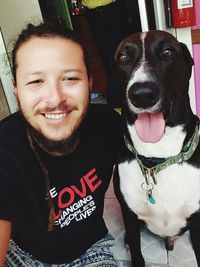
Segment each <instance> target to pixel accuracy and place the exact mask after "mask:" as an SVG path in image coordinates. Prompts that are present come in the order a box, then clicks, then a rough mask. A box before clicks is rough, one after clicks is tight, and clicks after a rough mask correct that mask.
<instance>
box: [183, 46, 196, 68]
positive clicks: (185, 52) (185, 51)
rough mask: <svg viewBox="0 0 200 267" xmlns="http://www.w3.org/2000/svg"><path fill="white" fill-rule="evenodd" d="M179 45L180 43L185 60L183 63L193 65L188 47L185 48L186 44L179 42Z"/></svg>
mask: <svg viewBox="0 0 200 267" xmlns="http://www.w3.org/2000/svg"><path fill="white" fill-rule="evenodd" d="M180 45H181V48H182V52H183V59H184V61H185V63H186V64H187V65H188V66H189V67H190V68H192V66H193V65H194V60H193V58H192V56H191V54H190V51H189V49H188V48H187V46H186V44H184V43H181V42H180Z"/></svg>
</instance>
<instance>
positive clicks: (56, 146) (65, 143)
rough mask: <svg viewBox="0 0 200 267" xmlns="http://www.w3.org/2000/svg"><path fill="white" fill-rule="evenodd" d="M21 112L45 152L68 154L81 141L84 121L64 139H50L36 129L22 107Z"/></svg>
mask: <svg viewBox="0 0 200 267" xmlns="http://www.w3.org/2000/svg"><path fill="white" fill-rule="evenodd" d="M19 111H20V114H21V117H22V119H23V120H24V122H25V127H26V129H27V131H28V133H29V134H30V136H31V138H32V139H33V140H34V141H35V142H36V144H37V145H38V146H39V147H40V148H41V149H42V150H44V151H45V152H47V153H49V154H52V155H55V156H61V155H67V154H69V153H71V152H73V151H74V150H75V149H76V147H77V145H78V142H79V136H80V128H81V125H82V123H80V125H79V126H78V127H77V128H76V129H75V130H74V131H73V132H72V134H71V135H70V136H68V137H67V138H66V139H62V140H51V139H48V138H47V137H46V136H45V135H44V134H43V133H42V132H40V131H38V130H37V129H35V128H34V127H33V126H32V125H31V124H30V123H29V121H28V120H27V118H26V116H25V115H24V114H23V111H22V110H21V109H20V110H19Z"/></svg>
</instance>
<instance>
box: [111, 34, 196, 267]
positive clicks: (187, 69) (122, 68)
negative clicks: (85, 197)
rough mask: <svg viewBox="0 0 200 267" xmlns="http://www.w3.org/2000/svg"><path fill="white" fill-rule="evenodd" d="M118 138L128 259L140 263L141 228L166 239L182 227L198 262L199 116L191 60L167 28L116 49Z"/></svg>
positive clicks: (118, 190)
mask: <svg viewBox="0 0 200 267" xmlns="http://www.w3.org/2000/svg"><path fill="white" fill-rule="evenodd" d="M115 65H116V77H117V81H118V84H119V91H120V97H121V100H122V119H123V125H124V136H123V140H121V144H120V153H119V161H118V164H117V166H116V168H115V171H114V191H115V194H116V197H117V199H118V201H119V203H120V206H121V210H122V215H123V220H124V225H125V230H126V238H125V241H126V243H127V244H128V246H129V249H130V254H131V260H132V264H133V266H135V267H144V266H145V262H144V258H143V256H142V253H141V248H140V227H141V223H142V222H143V223H145V225H146V227H147V228H148V229H149V230H150V231H151V232H153V233H155V234H156V235H159V236H161V237H163V238H164V239H165V245H166V249H167V250H172V249H173V245H174V241H175V240H176V238H178V236H180V235H181V234H182V233H184V232H185V231H186V230H189V231H190V236H191V242H192V245H193V249H194V252H195V256H196V260H197V263H198V266H199V267H200V142H199V119H198V117H197V116H196V115H194V114H193V112H192V109H191V106H190V100H189V94H188V90H189V89H188V88H189V80H190V77H191V71H192V66H193V65H194V62H193V59H192V57H191V55H190V52H189V50H188V48H187V46H186V45H185V44H183V43H180V42H178V40H177V39H176V38H175V37H174V36H173V35H171V34H170V33H168V32H165V31H158V30H155V31H154V30H152V31H149V32H143V33H136V34H132V35H130V36H128V37H126V38H125V39H124V40H123V41H122V42H121V43H120V44H119V46H118V47H117V50H116V54H115Z"/></svg>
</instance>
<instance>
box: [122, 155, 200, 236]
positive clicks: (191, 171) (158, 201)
mask: <svg viewBox="0 0 200 267" xmlns="http://www.w3.org/2000/svg"><path fill="white" fill-rule="evenodd" d="M119 176H120V189H121V192H122V194H123V196H124V198H125V200H126V202H127V204H128V206H129V208H130V209H131V210H132V211H133V212H134V213H136V214H137V215H138V218H139V219H141V220H143V221H145V222H146V224H147V227H148V228H149V230H151V231H152V232H154V233H156V234H158V235H160V236H174V235H176V234H178V233H179V230H180V229H181V228H183V227H184V226H186V219H187V218H188V217H190V215H191V214H192V213H194V212H195V211H197V210H198V209H199V201H200V170H199V169H197V168H194V167H193V166H191V165H188V164H187V163H183V164H182V165H171V166H169V167H168V168H166V169H164V170H162V171H160V172H159V173H158V174H157V185H153V186H154V188H153V190H152V196H153V198H154V199H155V204H151V203H150V202H149V201H148V200H147V192H146V190H144V186H142V185H143V183H144V182H145V179H144V177H143V175H142V172H141V170H140V167H139V165H138V164H137V161H136V160H132V161H131V162H129V163H128V162H123V163H121V164H119Z"/></svg>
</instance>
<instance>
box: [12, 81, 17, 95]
mask: <svg viewBox="0 0 200 267" xmlns="http://www.w3.org/2000/svg"><path fill="white" fill-rule="evenodd" d="M12 89H13V93H14V94H15V96H16V95H17V86H16V82H15V81H14V80H13V81H12Z"/></svg>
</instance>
